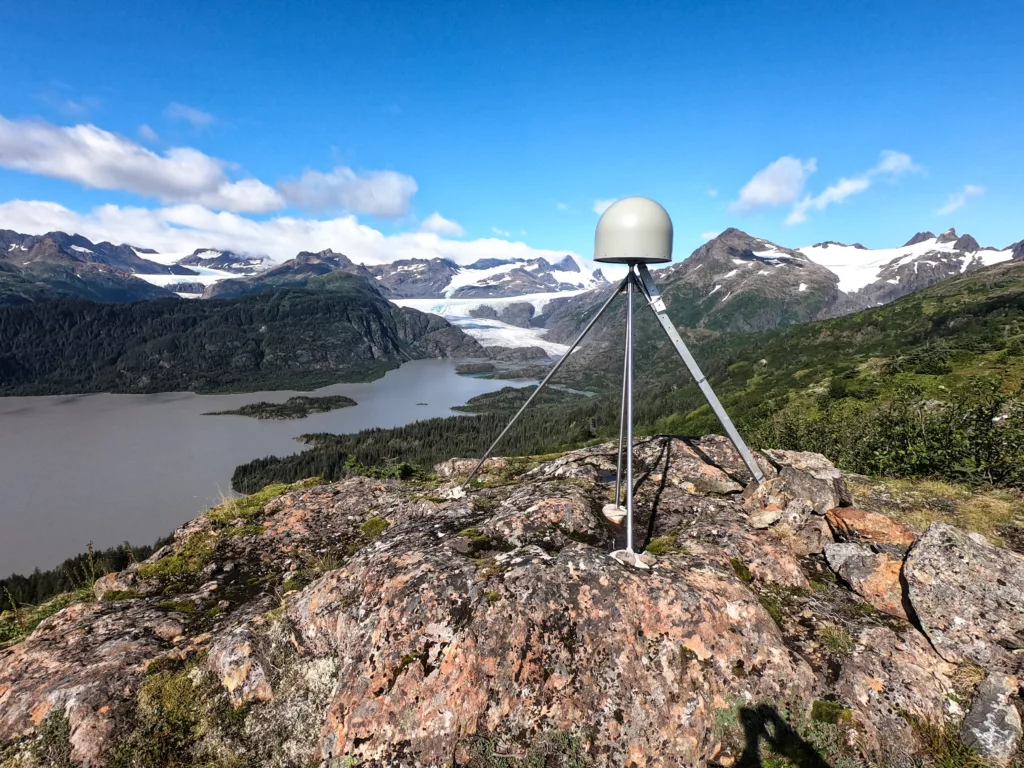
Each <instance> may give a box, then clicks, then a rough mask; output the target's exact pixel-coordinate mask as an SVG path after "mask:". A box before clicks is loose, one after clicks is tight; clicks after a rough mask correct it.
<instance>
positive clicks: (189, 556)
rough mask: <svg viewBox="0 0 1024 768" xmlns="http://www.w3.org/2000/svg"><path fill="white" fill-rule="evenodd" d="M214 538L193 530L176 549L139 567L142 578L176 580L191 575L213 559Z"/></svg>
mask: <svg viewBox="0 0 1024 768" xmlns="http://www.w3.org/2000/svg"><path fill="white" fill-rule="evenodd" d="M215 547H216V539H215V538H214V537H213V536H211V535H210V534H208V533H204V532H203V531H193V532H192V533H190V534H189V535H188V538H187V539H185V541H184V543H183V544H181V545H179V546H178V548H177V550H176V551H174V552H173V553H172V554H170V555H167V556H166V557H163V558H161V559H160V560H157V561H156V562H155V563H149V564H147V565H144V566H142V567H141V568H139V576H141V577H142V578H144V579H171V580H178V579H182V578H185V577H188V576H193V575H195V574H197V573H199V571H201V570H202V569H203V568H205V567H206V565H207V564H208V563H209V562H210V561H211V560H212V559H213V551H214V549H215Z"/></svg>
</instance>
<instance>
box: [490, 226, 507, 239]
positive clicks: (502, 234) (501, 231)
mask: <svg viewBox="0 0 1024 768" xmlns="http://www.w3.org/2000/svg"><path fill="white" fill-rule="evenodd" d="M491 232H493V233H494V234H496V235H497V236H498V237H512V233H511V232H509V231H508V230H506V229H498V228H497V227H491Z"/></svg>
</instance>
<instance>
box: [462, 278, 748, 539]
mask: <svg viewBox="0 0 1024 768" xmlns="http://www.w3.org/2000/svg"><path fill="white" fill-rule="evenodd" d="M622 263H625V264H626V266H627V267H628V269H629V271H628V272H627V273H626V276H625V277H624V278H623V279H622V282H620V283H619V284H618V286H617V287H616V289H615V291H614V292H612V295H611V296H609V297H608V300H607V301H605V303H604V304H603V305H602V306H601V309H599V310H598V312H597V314H596V315H594V317H593V318H591V320H590V322H588V323H587V325H586V326H585V327H584V328H583V331H582V332H581V333H580V335H579V336H577V337H576V340H575V341H574V342H573V343H572V344H571V345H570V347H569V349H568V350H567V351H566V353H565V354H564V355H563V356H562V357H561V359H559V361H558V362H557V363H555V364H554V365H553V366H552V368H551V370H550V371H548V375H547V376H545V377H544V380H543V381H541V383H540V384H539V385H538V386H537V388H536V389H535V390H534V391H533V392H532V393H531V395H530V397H529V398H527V400H526V402H525V403H523V406H522V408H520V409H519V411H518V412H517V413H516V415H515V416H513V417H512V420H511V421H510V422H509V423H508V425H507V426H506V427H505V429H503V430H502V431H501V434H500V435H498V437H497V438H495V440H494V442H493V443H491V447H490V448H488V449H487V452H486V453H484V455H483V456H482V457H481V459H480V461H479V462H477V464H476V466H475V467H474V468H473V471H472V472H470V473H469V477H467V478H466V481H465V483H463V485H464V486H465V485H468V484H469V481H470V480H472V479H473V476H474V475H476V473H477V472H478V471H479V469H480V467H482V466H483V463H484V462H485V461H486V460H487V458H488V457H489V456H490V455H491V452H492V451H493V450H494V449H495V447H496V446H497V445H498V443H499V442H501V439H502V438H503V437H504V436H505V435H506V433H507V432H508V431H509V430H510V429H511V428H512V425H513V424H515V423H516V421H517V420H518V419H519V417H520V416H522V415H523V412H524V411H526V409H527V408H528V407H529V406H530V403H532V402H533V400H534V398H536V397H537V395H539V394H540V392H541V390H542V389H544V387H545V386H546V385H547V383H548V382H549V381H550V380H551V378H552V377H553V376H554V375H555V374H556V373H557V372H558V369H559V368H561V367H562V364H563V363H565V361H566V360H568V359H569V355H571V354H572V353H573V351H574V350H575V349H576V347H577V346H579V344H580V342H582V341H583V339H584V337H586V335H587V334H588V333H589V332H590V330H591V328H593V327H594V325H596V324H597V321H598V320H600V319H601V316H602V315H604V314H605V312H607V311H608V308H609V307H610V306H611V305H612V303H613V302H614V301H615V298H616V297H617V296H619V295H620V294H623V293H624V294H626V346H625V353H624V355H623V366H622V406H621V409H620V412H619V450H618V459H617V463H616V472H615V506H614V509H615V510H621V508H622V506H621V505H622V500H623V499H622V495H623V494H622V486H623V482H622V481H623V476H622V465H623V447H624V444H625V445H627V446H628V450H626V451H625V465H626V476H625V502H626V550H627V551H628V552H630V553H633V491H634V488H633V294H634V293H636V292H639V293H640V295H641V296H643V298H644V299H646V301H647V304H648V305H649V306H650V308H651V309H652V310H653V311H654V314H655V315H656V316H657V318H658V322H659V323H660V324H661V327H662V328H663V329H664V330H665V333H666V334H667V335H668V338H669V341H671V342H672V346H674V347H675V349H676V352H678V353H679V357H681V358H682V360H683V363H684V364H685V365H686V368H687V370H689V372H690V375H691V376H693V379H694V381H696V382H697V386H698V387H700V391H701V393H702V394H703V395H704V398H705V399H706V400H707V401H708V405H710V406H711V410H712V411H714V413H715V416H717V417H718V420H719V421H720V422H721V423H722V426H723V427H725V433H726V435H728V437H729V440H730V441H731V442H732V444H733V446H734V447H735V448H736V451H737V452H738V453H739V455H740V457H741V458H742V459H743V463H744V464H746V465H747V469H749V470H750V474H752V475H753V476H754V480H755V481H756V482H758V483H760V482H761V481H762V480H764V475H763V474H762V472H761V468H760V467H759V466H758V465H757V462H756V461H754V457H753V456H752V455H751V453H750V449H749V448H747V444H746V443H744V442H743V438H742V437H740V434H739V432H737V431H736V427H735V425H734V424H733V423H732V419H730V418H729V414H728V413H726V412H725V408H723V407H722V404H721V402H719V400H718V397H717V396H716V395H715V392H714V390H713V389H712V388H711V384H710V383H709V382H708V380H707V379H706V378H705V376H704V374H703V373H701V370H700V366H698V365H697V361H696V360H694V359H693V355H691V354H690V350H689V349H687V347H686V344H684V343H683V339H682V337H681V336H680V335H679V331H677V330H676V327H675V325H674V324H673V323H672V321H671V320H670V319H669V316H668V312H667V311H666V308H665V302H664V301H663V300H662V298H661V293H660V292H659V291H658V286H657V285H656V284H655V282H654V278H653V277H652V276H651V272H650V270H649V269H648V268H647V264H646V263H644V262H643V261H642V260H623V262H622ZM606 514H607V513H606ZM620 519H621V517H620Z"/></svg>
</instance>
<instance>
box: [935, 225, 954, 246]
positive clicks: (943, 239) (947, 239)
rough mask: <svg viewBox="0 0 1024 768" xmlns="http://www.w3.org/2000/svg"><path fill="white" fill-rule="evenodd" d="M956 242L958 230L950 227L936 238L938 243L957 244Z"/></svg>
mask: <svg viewBox="0 0 1024 768" xmlns="http://www.w3.org/2000/svg"><path fill="white" fill-rule="evenodd" d="M956 240H957V234H956V230H955V229H954V228H953V227H950V228H949V229H947V230H946V231H945V232H943V233H942V234H941V235H939V236H938V237H937V238H935V242H937V243H955V242H956Z"/></svg>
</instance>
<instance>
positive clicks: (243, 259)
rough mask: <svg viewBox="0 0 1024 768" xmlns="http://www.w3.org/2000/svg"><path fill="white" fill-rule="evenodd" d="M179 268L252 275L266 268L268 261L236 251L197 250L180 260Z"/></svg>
mask: <svg viewBox="0 0 1024 768" xmlns="http://www.w3.org/2000/svg"><path fill="white" fill-rule="evenodd" d="M177 264H178V265H179V266H186V267H205V268H207V269H219V270H222V271H224V272H231V273H234V274H236V275H251V274H252V273H253V272H258V271H259V270H261V269H265V268H266V259H264V258H262V257H260V256H255V257H253V256H242V255H241V254H238V253H235V252H234V251H215V250H212V249H210V248H197V249H196V250H194V251H193V252H192V253H190V254H189V255H188V256H185V257H184V258H181V259H179V260H178V262H177Z"/></svg>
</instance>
